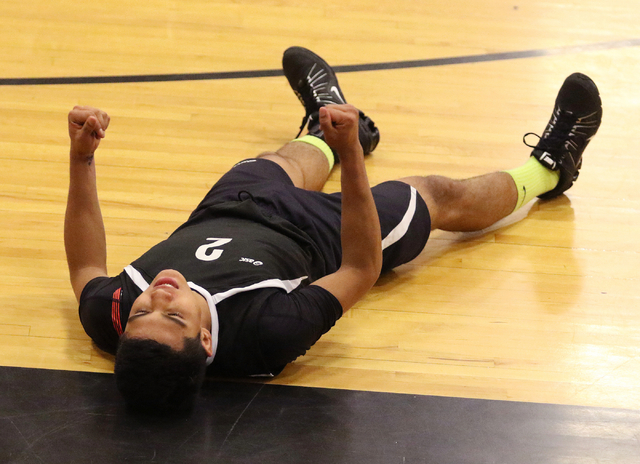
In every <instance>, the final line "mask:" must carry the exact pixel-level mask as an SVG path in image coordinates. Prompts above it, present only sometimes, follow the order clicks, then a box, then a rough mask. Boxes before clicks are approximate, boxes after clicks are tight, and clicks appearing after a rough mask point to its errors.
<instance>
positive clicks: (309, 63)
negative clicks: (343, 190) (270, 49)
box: [282, 47, 380, 161]
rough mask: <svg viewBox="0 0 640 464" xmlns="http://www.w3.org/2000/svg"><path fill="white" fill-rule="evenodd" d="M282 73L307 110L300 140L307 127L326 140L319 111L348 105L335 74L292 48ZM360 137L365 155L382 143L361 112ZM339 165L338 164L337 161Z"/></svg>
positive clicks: (309, 53) (318, 60)
mask: <svg viewBox="0 0 640 464" xmlns="http://www.w3.org/2000/svg"><path fill="white" fill-rule="evenodd" d="M282 69H283V71H284V75H285V76H286V77H287V80H288V81H289V85H291V88H292V89H293V92H294V93H295V94H296V96H297V97H298V100H300V103H302V105H303V106H304V109H305V115H304V118H303V119H302V125H301V126H300V132H298V136H299V135H300V133H302V130H303V129H304V127H305V126H307V129H308V131H309V134H310V135H314V136H316V137H319V138H321V139H323V140H324V134H323V133H322V130H321V129H320V121H319V118H318V110H319V109H320V108H321V107H323V106H325V105H343V104H345V103H347V100H346V99H345V98H344V94H343V93H342V90H341V89H340V85H339V84H338V78H337V77H336V74H335V72H334V71H333V69H332V68H331V66H329V64H327V62H326V61H324V60H323V59H322V58H320V57H319V56H318V55H316V54H315V53H313V52H312V51H311V50H307V49H306V48H302V47H290V48H288V49H287V50H286V51H285V52H284V55H283V57H282ZM358 135H359V137H360V144H361V145H362V149H363V151H364V154H365V155H367V154H369V153H371V152H372V151H373V150H374V149H375V148H376V146H377V145H378V142H379V141H380V132H379V131H378V128H377V127H376V125H375V123H374V122H373V121H372V120H371V119H370V118H369V117H367V116H366V115H365V114H364V113H363V112H362V111H360V124H359V134H358ZM336 161H338V159H337V157H336Z"/></svg>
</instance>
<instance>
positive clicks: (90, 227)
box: [64, 106, 109, 301]
mask: <svg viewBox="0 0 640 464" xmlns="http://www.w3.org/2000/svg"><path fill="white" fill-rule="evenodd" d="M108 126H109V115H107V113H105V112H104V111H101V110H99V109H97V108H91V107H86V106H76V107H75V108H74V109H73V110H71V112H70V113H69V137H70V139H71V150H70V156H69V167H70V169H69V172H70V174H69V175H70V177H69V196H68V197H67V211H66V214H65V220H64V246H65V250H66V252H67V264H68V265H69V275H70V277H71V286H72V287H73V291H74V293H75V295H76V298H77V299H78V301H80V295H81V293H82V289H83V288H84V286H85V285H86V284H87V282H89V281H90V280H91V279H93V278H95V277H99V276H106V275H107V245H106V239H105V232H104V223H103V222H102V213H101V212H100V204H99V202H98V191H97V187H96V168H95V162H94V154H95V151H96V149H97V148H98V145H99V144H100V140H101V139H102V138H104V136H105V130H106V129H107V127H108Z"/></svg>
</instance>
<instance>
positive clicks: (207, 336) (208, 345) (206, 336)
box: [200, 327, 213, 356]
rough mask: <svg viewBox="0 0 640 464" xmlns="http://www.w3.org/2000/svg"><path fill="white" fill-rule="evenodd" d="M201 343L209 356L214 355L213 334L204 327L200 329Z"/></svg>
mask: <svg viewBox="0 0 640 464" xmlns="http://www.w3.org/2000/svg"><path fill="white" fill-rule="evenodd" d="M200 342H201V343H202V347H203V348H204V350H205V351H206V352H207V356H212V355H213V340H212V339H211V332H209V331H208V330H207V329H205V328H204V327H203V328H201V329H200Z"/></svg>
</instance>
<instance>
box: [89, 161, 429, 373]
mask: <svg viewBox="0 0 640 464" xmlns="http://www.w3.org/2000/svg"><path fill="white" fill-rule="evenodd" d="M372 192H373V196H374V200H375V202H376V207H377V209H378V214H379V217H380V226H381V231H382V238H383V240H382V247H383V265H382V269H383V270H388V269H391V268H393V267H396V266H399V265H401V264H403V263H406V262H408V261H410V260H411V259H413V258H415V257H416V256H417V255H418V254H419V253H420V252H421V251H422V249H423V247H424V245H425V244H426V242H427V239H428V237H429V231H430V218H429V212H428V209H427V206H426V204H425V203H424V201H423V200H422V199H421V198H420V196H419V195H418V194H417V192H416V191H415V189H414V188H413V187H410V186H409V185H407V184H405V183H402V182H385V183H383V184H380V185H377V186H375V187H373V189H372ZM340 209H341V198H340V194H339V193H338V194H325V193H321V192H310V191H306V190H301V189H298V188H296V187H294V185H293V183H292V182H291V180H290V179H289V177H288V176H287V174H286V173H285V172H284V170H283V169H282V168H281V167H280V166H278V165H277V164H276V163H273V162H271V161H269V160H265V159H252V160H245V161H243V162H240V163H238V164H237V165H236V166H234V167H233V168H232V169H231V170H230V171H229V172H228V173H227V174H225V175H224V176H223V177H222V178H221V179H220V180H219V181H218V182H217V183H216V185H214V186H213V187H212V189H211V190H210V191H209V193H208V194H207V196H206V197H205V199H204V200H203V201H202V202H201V203H200V205H199V206H198V207H197V208H196V210H195V211H194V212H193V213H192V214H191V216H190V217H189V220H188V221H187V222H186V223H185V224H184V225H182V226H180V227H179V228H178V229H177V230H176V231H175V232H174V233H173V234H172V235H171V237H169V238H168V239H167V240H165V241H164V242H161V243H160V244H158V245H156V246H155V247H153V248H152V249H151V250H149V251H148V252H147V253H145V254H144V255H143V256H141V257H140V258H139V259H137V260H136V261H134V262H133V263H132V264H131V265H130V266H127V268H126V269H125V271H123V272H122V273H121V274H119V275H118V276H116V277H113V278H107V277H100V278H96V279H94V280H92V281H91V282H89V283H88V284H87V285H86V287H85V289H84V290H83V292H82V295H81V298H80V319H81V321H82V325H83V326H84V328H85V331H86V332H87V334H88V335H89V336H90V337H91V338H92V339H93V340H94V341H95V343H96V344H97V345H98V346H99V347H100V348H102V349H104V350H106V351H108V352H112V353H113V352H115V350H116V347H117V343H118V338H119V337H120V335H122V333H123V331H124V328H125V325H126V321H127V319H128V317H129V312H130V310H131V306H132V304H133V302H134V301H135V299H136V298H137V297H138V295H140V293H141V292H142V291H143V290H144V289H146V288H147V286H148V284H149V283H150V282H151V281H152V280H153V279H154V278H155V276H156V275H157V274H158V273H159V272H160V271H162V270H164V269H175V270H177V271H179V272H180V273H181V274H182V275H184V277H185V278H186V279H187V281H188V282H189V286H190V287H191V289H192V290H194V291H197V292H199V293H200V294H201V295H202V296H203V297H204V298H205V300H207V303H208V304H209V308H210V310H211V319H212V336H214V340H215V332H216V330H218V334H217V346H216V347H215V349H216V353H215V357H214V358H213V361H212V364H211V365H210V367H209V371H212V372H216V373H223V374H231V375H265V374H266V375H269V374H275V373H277V372H279V371H280V370H281V369H282V368H283V367H284V365H286V364H287V363H289V362H291V361H293V360H294V359H296V358H297V357H298V356H300V355H302V354H304V353H305V352H306V350H308V349H309V348H310V347H311V345H313V344H314V343H315V342H316V341H317V340H318V339H319V338H320V336H321V335H322V334H324V333H325V332H327V331H328V330H329V329H330V328H331V327H332V326H333V325H334V324H335V322H336V320H337V319H338V318H339V317H340V316H341V315H342V308H341V306H340V303H339V301H338V300H337V299H336V298H335V297H334V296H333V295H332V294H331V293H329V292H328V291H327V290H325V289H323V288H321V287H318V286H315V285H310V284H311V283H312V282H313V281H315V280H316V279H319V278H320V277H323V276H325V275H327V274H330V273H333V272H335V271H337V269H338V267H339V266H340V262H341V259H342V256H341V252H342V250H341V246H340V215H341V212H340Z"/></svg>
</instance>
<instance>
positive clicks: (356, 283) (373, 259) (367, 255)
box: [314, 105, 382, 311]
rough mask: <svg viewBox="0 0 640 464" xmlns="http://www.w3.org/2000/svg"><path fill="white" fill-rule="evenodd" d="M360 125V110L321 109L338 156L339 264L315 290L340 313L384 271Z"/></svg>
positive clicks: (327, 137)
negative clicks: (321, 290) (337, 306)
mask: <svg viewBox="0 0 640 464" xmlns="http://www.w3.org/2000/svg"><path fill="white" fill-rule="evenodd" d="M358 121H359V114H358V110H357V109H356V108H355V107H353V106H351V105H335V106H334V105H331V106H326V107H322V108H320V125H321V127H322V130H323V132H324V136H325V140H326V141H327V144H328V145H329V146H330V147H331V148H333V149H334V150H336V151H337V152H338V155H339V157H340V169H341V181H340V185H341V190H342V229H341V240H342V263H341V265H340V268H339V269H338V270H337V271H336V272H335V273H333V274H330V275H328V276H326V277H323V278H321V279H319V280H317V281H316V282H314V285H318V286H320V287H322V288H324V289H326V290H328V291H329V292H331V293H332V294H333V295H334V296H335V297H336V298H337V299H338V301H340V304H341V305H342V310H343V311H346V310H348V309H349V308H351V307H352V306H353V305H354V304H355V303H356V302H357V301H358V300H359V299H360V298H362V297H363V296H364V295H365V294H366V293H367V292H368V291H369V290H370V289H371V287H372V286H373V284H374V283H375V282H376V280H377V279H378V276H379V275H380V270H381V268H382V246H381V244H380V240H381V239H380V220H379V218H378V213H377V210H376V205H375V203H374V201H373V195H372V194H371V188H370V186H369V180H368V178H367V171H366V169H365V165H364V154H363V151H362V147H361V145H360V142H359V140H358Z"/></svg>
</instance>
